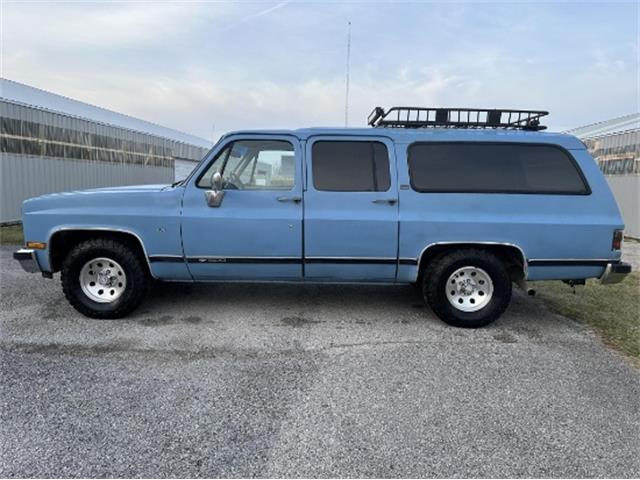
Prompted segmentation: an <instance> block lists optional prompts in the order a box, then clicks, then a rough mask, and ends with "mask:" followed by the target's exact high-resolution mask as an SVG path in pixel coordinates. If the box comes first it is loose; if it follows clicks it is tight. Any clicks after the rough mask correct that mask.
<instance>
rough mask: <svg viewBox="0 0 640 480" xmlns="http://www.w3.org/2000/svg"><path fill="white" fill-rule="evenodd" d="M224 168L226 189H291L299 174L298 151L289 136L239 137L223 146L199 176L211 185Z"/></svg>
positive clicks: (204, 184)
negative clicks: (242, 138)
mask: <svg viewBox="0 0 640 480" xmlns="http://www.w3.org/2000/svg"><path fill="white" fill-rule="evenodd" d="M216 172H220V173H221V174H222V178H223V180H224V189H225V190H291V189H292V188H293V185H294V176H295V152H294V148H293V145H292V144H291V143H289V142H287V141H285V140H238V141H236V142H233V143H231V144H229V145H227V147H226V148H225V149H224V150H222V152H220V153H219V154H218V156H217V157H216V159H215V160H214V161H213V162H212V163H211V164H210V165H209V168H207V170H206V171H205V173H204V174H203V175H202V176H201V177H200V179H199V180H198V183H197V186H198V187H200V188H210V187H211V180H212V178H213V174H214V173H216Z"/></svg>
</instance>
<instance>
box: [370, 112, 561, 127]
mask: <svg viewBox="0 0 640 480" xmlns="http://www.w3.org/2000/svg"><path fill="white" fill-rule="evenodd" d="M545 115H549V112H545V111H542V110H508V109H486V108H436V107H434V108H432V107H391V108H390V109H389V110H387V111H385V109H384V108H382V107H376V108H374V109H373V111H372V112H371V113H370V114H369V117H368V118H367V123H368V124H369V125H371V126H372V127H396V128H428V127H448V128H504V129H517V130H532V131H538V130H544V129H546V128H547V127H546V126H544V125H540V118H541V117H544V116H545Z"/></svg>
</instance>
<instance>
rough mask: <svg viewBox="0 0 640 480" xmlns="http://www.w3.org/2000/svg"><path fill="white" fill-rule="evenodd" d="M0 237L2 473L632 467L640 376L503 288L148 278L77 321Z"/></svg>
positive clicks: (624, 473)
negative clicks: (121, 299) (479, 323)
mask: <svg viewBox="0 0 640 480" xmlns="http://www.w3.org/2000/svg"><path fill="white" fill-rule="evenodd" d="M11 251H12V248H11V247H6V246H4V247H1V248H0V271H1V277H0V280H1V284H0V287H1V289H0V294H1V301H0V359H1V360H0V361H1V363H0V372H1V377H0V382H1V386H2V388H1V391H0V402H1V403H0V404H1V412H0V425H1V432H2V434H1V436H0V477H185V476H186V477H229V476H233V477H281V476H293V477H638V476H640V372H638V370H636V369H634V368H633V367H632V366H630V365H629V363H628V362H627V361H626V360H625V359H623V358H622V357H620V356H619V355H618V354H617V353H615V352H613V351H612V350H610V349H609V348H607V347H606V346H605V345H603V343H602V342H601V341H600V340H599V339H598V338H597V337H596V336H595V335H594V334H593V333H591V331H590V330H589V329H587V328H586V327H584V326H582V325H580V324H579V323H577V322H574V321H572V320H570V319H567V318H564V317H561V316H558V315H555V314H553V313H551V312H549V311H548V310H547V309H546V308H545V307H544V306H543V305H542V304H541V303H540V301H538V300H536V299H535V298H529V297H527V296H525V295H523V294H522V293H520V292H518V291H517V292H516V294H515V296H514V299H513V302H512V304H511V306H510V308H509V309H508V310H507V312H506V314H505V315H504V316H503V317H502V318H501V319H500V320H499V321H498V322H496V323H494V324H492V325H490V326H489V327H486V328H483V329H479V330H461V329H456V328H452V327H449V326H447V325H445V324H444V323H442V322H441V321H440V320H438V319H437V318H436V317H435V316H434V315H433V314H432V313H431V311H430V310H429V308H428V307H425V306H424V305H423V303H422V300H421V298H420V295H419V293H418V292H417V290H415V289H414V288H412V287H408V286H402V287H382V286H366V287H362V286H359V287H358V286H315V285H300V286H292V285H258V284H254V285H239V284H227V285H221V284H201V285H182V284H158V285H156V286H155V288H154V289H153V292H152V294H151V295H150V296H149V298H148V299H147V300H146V301H145V303H144V304H143V305H142V306H141V308H139V309H138V310H137V311H136V312H135V313H134V314H133V315H131V316H130V317H128V318H127V319H124V320H116V321H104V320H102V321H100V320H91V319H88V318H85V317H82V316H81V315H80V314H78V313H76V312H75V310H73V309H72V308H71V307H70V306H69V305H68V304H67V302H66V300H65V299H64V296H63V294H62V291H61V288H60V282H59V277H58V276H57V275H56V278H55V279H54V280H46V279H43V278H41V277H40V276H38V275H29V274H27V273H24V272H22V271H21V270H20V268H19V266H18V265H17V264H16V263H15V262H14V261H13V260H12V259H11Z"/></svg>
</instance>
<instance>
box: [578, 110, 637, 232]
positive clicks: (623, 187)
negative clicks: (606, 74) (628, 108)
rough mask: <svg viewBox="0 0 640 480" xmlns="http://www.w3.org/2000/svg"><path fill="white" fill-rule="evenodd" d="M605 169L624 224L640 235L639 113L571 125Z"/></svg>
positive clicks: (627, 229)
mask: <svg viewBox="0 0 640 480" xmlns="http://www.w3.org/2000/svg"><path fill="white" fill-rule="evenodd" d="M567 133H571V134H572V135H575V136H577V137H579V138H581V139H582V140H583V141H584V143H585V144H586V145H587V148H589V151H590V152H591V154H592V155H593V157H594V158H595V159H596V161H597V162H598V165H599V166H600V169H601V170H602V171H603V172H604V174H605V176H606V178H607V181H608V182H609V185H610V186H611V190H613V193H614V195H615V196H616V200H617V201H618V205H619V206H620V210H621V211H622V217H623V219H624V223H625V234H626V235H628V236H630V237H634V238H640V113H633V114H630V115H625V116H622V117H618V118H613V119H611V120H605V121H603V122H598V123H594V124H591V125H585V126H584V127H579V128H574V129H573V130H569V131H568V132H567Z"/></svg>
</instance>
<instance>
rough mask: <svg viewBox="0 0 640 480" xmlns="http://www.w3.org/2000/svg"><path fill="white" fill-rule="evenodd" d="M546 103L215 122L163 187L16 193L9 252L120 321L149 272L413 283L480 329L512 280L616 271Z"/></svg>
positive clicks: (590, 179)
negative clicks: (241, 125)
mask: <svg viewBox="0 0 640 480" xmlns="http://www.w3.org/2000/svg"><path fill="white" fill-rule="evenodd" d="M546 114H547V112H541V111H524V110H479V109H453V108H416V107H393V108H391V109H389V110H388V111H385V110H384V109H382V108H380V107H377V108H376V109H374V110H373V112H372V113H371V115H370V116H369V119H368V123H369V125H370V126H369V127H367V128H310V129H301V130H293V131H290V130H286V131H285V130H283V131H280V130H268V131H267V130H265V131H242V132H235V133H230V134H228V135H225V136H224V137H222V138H221V139H220V141H219V142H218V143H217V145H216V146H214V147H213V149H212V150H211V151H210V152H209V153H208V154H207V155H206V156H205V158H204V159H203V160H202V161H201V163H200V164H199V165H198V166H197V167H196V168H195V170H194V171H193V172H192V174H191V175H190V176H189V177H188V178H187V179H185V180H183V181H181V182H177V183H175V184H173V185H159V186H139V187H123V188H101V189H94V190H87V191H80V192H72V193H59V194H52V195H45V196H41V197H38V198H33V199H29V200H27V201H25V202H24V206H23V224H24V234H25V239H26V244H25V248H23V249H21V250H19V251H17V252H15V254H14V257H15V258H16V259H17V260H18V261H20V262H21V264H22V265H23V267H24V269H25V270H27V271H29V272H37V271H40V272H42V274H43V276H45V277H48V278H51V277H52V276H53V274H54V273H55V272H61V282H62V289H63V291H64V294H65V296H66V297H67V299H68V300H69V302H70V303H71V304H72V305H73V306H74V307H75V308H76V309H77V310H78V311H79V312H81V313H83V314H84V315H87V316H89V317H94V318H119V317H123V316H124V315H127V314H128V313H129V312H131V311H132V310H133V309H135V308H136V307H137V306H138V305H139V304H140V302H141V301H142V300H143V297H144V295H145V292H146V291H147V290H148V288H149V287H150V286H151V284H152V280H153V279H157V280H163V281H180V282H200V281H210V282H224V281H259V282H271V281H279V282H280V281H281V282H333V283H336V282H355V283H388V284H398V283H401V284H402V283H404V284H415V285H417V286H419V287H420V288H421V291H422V292H423V296H424V298H425V301H426V302H427V303H428V304H429V305H430V306H431V308H432V309H433V311H434V312H435V313H436V314H437V315H438V316H439V317H440V318H441V319H442V320H444V321H445V322H447V323H449V324H451V325H455V326H458V327H470V328H475V327H480V326H483V325H486V324H488V323H490V322H491V321H493V320H495V319H496V318H498V317H499V316H500V315H501V314H502V313H503V312H504V311H505V309H506V308H507V306H508V305H509V301H510V298H511V293H512V284H516V285H518V286H520V287H522V288H524V289H528V287H527V285H528V284H527V282H531V281H535V280H549V279H558V280H564V281H566V282H567V283H570V284H579V283H580V284H581V283H584V282H585V279H587V278H599V279H600V280H601V281H602V282H605V283H614V282H618V281H620V280H621V279H622V278H623V277H624V275H626V274H628V273H629V272H630V270H631V268H630V266H629V265H628V264H626V263H623V262H622V261H621V252H620V244H621V241H622V236H623V223H622V219H621V217H620V213H619V211H618V207H617V205H616V202H615V200H614V197H613V196H612V194H611V191H610V190H609V187H608V185H607V182H606V181H605V178H604V176H603V175H602V173H601V171H600V170H599V168H598V166H597V165H596V163H595V162H594V160H593V158H592V157H591V156H590V155H589V153H588V152H587V149H586V148H585V145H584V144H583V143H582V142H581V141H580V140H578V139H577V138H575V137H573V136H571V135H566V134H559V133H546V132H543V131H542V130H543V129H544V128H545V127H544V126H542V125H540V118H541V117H542V116H544V115H546Z"/></svg>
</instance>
